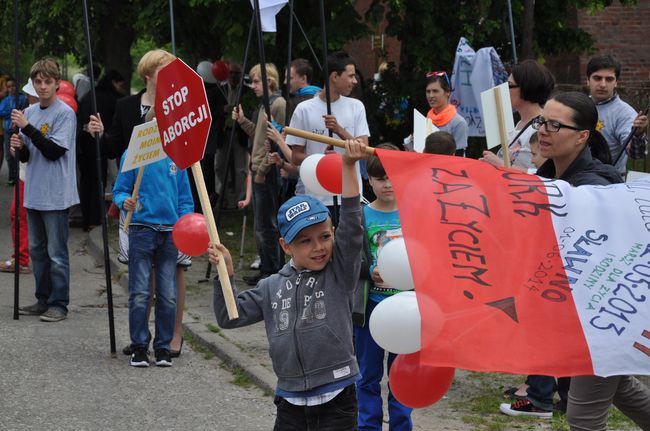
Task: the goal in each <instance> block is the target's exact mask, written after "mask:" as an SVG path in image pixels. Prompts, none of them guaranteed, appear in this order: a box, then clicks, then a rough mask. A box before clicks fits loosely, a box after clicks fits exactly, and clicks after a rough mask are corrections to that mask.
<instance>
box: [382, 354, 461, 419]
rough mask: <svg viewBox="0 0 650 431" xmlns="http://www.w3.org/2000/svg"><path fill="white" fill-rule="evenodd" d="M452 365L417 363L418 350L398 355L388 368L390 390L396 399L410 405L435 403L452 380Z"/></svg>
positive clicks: (424, 405)
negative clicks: (441, 365)
mask: <svg viewBox="0 0 650 431" xmlns="http://www.w3.org/2000/svg"><path fill="white" fill-rule="evenodd" d="M454 372H455V370H454V368H447V367H433V366H429V365H425V364H422V363H420V352H415V353H410V354H408V355H397V357H396V358H395V360H394V361H393V364H392V365H391V367H390V374H389V378H388V381H389V385H390V390H391V392H392V393H393V395H394V396H395V398H397V400H398V401H399V402H400V403H402V404H404V405H405V406H408V407H412V408H423V407H428V406H430V405H432V404H434V403H436V402H438V401H439V400H440V399H441V398H442V397H443V396H444V395H445V394H446V393H447V391H448V390H449V388H450V387H451V383H452V382H453V381H454Z"/></svg>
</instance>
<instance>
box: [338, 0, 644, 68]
mask: <svg viewBox="0 0 650 431" xmlns="http://www.w3.org/2000/svg"><path fill="white" fill-rule="evenodd" d="M649 1H650V0H649ZM371 3H372V0H357V2H356V3H355V6H354V8H355V9H356V11H357V13H359V15H360V16H362V17H363V16H364V15H365V14H366V11H367V10H368V8H369V7H370V4H371ZM387 24H388V23H387V22H386V21H385V20H384V21H383V22H381V23H380V24H379V26H378V28H375V29H373V32H374V33H375V34H376V35H381V34H382V32H383V31H384V30H385V29H386V25H387ZM344 48H345V50H346V51H347V52H348V54H350V56H351V57H352V58H353V59H354V61H355V62H356V64H357V68H358V69H359V71H360V72H361V74H362V76H363V77H364V79H372V77H373V74H374V73H375V72H377V67H378V66H379V64H380V63H381V62H382V61H387V62H394V63H395V64H399V54H400V49H401V43H400V42H399V40H397V39H396V38H394V37H387V36H386V37H385V38H384V52H385V57H383V56H382V55H381V52H380V51H378V50H374V49H372V43H371V38H370V36H367V37H365V38H363V39H359V40H353V41H349V42H348V43H346V44H345V47H344Z"/></svg>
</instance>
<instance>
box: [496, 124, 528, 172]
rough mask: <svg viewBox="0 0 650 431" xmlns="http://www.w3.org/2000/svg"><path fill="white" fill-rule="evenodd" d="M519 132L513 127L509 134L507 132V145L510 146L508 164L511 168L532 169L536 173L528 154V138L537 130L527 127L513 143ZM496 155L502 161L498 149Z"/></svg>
mask: <svg viewBox="0 0 650 431" xmlns="http://www.w3.org/2000/svg"><path fill="white" fill-rule="evenodd" d="M517 126H519V124H517ZM520 131H521V129H517V128H516V127H515V128H514V129H512V130H511V131H510V132H508V143H509V144H510V145H509V149H510V151H509V153H510V163H511V164H512V165H513V166H519V167H522V168H526V169H533V170H535V171H537V169H535V165H533V154H532V153H531V152H530V138H531V136H533V135H534V134H535V133H537V130H535V129H533V126H532V125H528V127H526V129H525V130H524V131H523V132H521V135H519V137H518V138H517V140H516V141H515V142H513V139H515V137H516V136H517V134H519V132H520ZM497 155H498V156H499V157H501V158H502V159H503V150H502V149H499V152H498V153H497Z"/></svg>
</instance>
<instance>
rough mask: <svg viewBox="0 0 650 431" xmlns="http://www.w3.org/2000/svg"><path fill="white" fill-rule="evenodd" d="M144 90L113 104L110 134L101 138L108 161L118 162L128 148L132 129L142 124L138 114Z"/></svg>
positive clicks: (141, 117)
mask: <svg viewBox="0 0 650 431" xmlns="http://www.w3.org/2000/svg"><path fill="white" fill-rule="evenodd" d="M143 93H144V90H142V91H140V92H139V93H138V94H134V95H133V96H127V97H123V98H121V99H120V100H118V101H117V103H116V104H115V114H114V115H113V123H112V125H111V128H110V129H109V130H110V132H108V133H104V135H103V136H102V145H103V149H104V154H105V155H106V157H108V158H109V159H117V160H120V158H121V157H122V154H123V153H124V152H125V151H126V149H127V148H128V147H129V140H130V139H131V132H133V128H134V127H135V126H137V125H139V124H142V123H144V118H143V116H142V113H141V112H140V99H141V97H142V94H143Z"/></svg>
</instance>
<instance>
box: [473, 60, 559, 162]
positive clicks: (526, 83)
mask: <svg viewBox="0 0 650 431" xmlns="http://www.w3.org/2000/svg"><path fill="white" fill-rule="evenodd" d="M554 87H555V78H553V75H552V74H551V72H550V71H549V70H548V69H547V68H546V67H544V66H543V65H541V64H539V63H538V62H536V61H535V60H524V61H522V62H521V63H518V64H517V65H515V66H514V67H513V68H512V71H511V73H510V76H508V88H509V89H510V104H511V105H512V109H513V110H515V111H517V112H518V113H519V117H520V120H519V122H518V123H517V125H516V126H515V128H514V130H512V131H511V132H510V133H509V136H508V138H509V139H508V140H509V146H508V154H509V156H510V163H511V167H512V168H513V169H518V170H521V171H524V172H526V171H527V170H529V169H534V165H533V162H532V154H531V151H530V137H531V136H532V135H533V134H534V133H535V130H534V129H533V128H532V124H531V123H532V121H533V118H535V117H537V116H538V115H540V114H541V113H542V106H544V103H546V100H547V99H548V97H549V96H550V95H551V92H552V91H553V88H554ZM481 160H483V161H485V162H488V163H490V164H492V165H495V166H503V165H504V163H503V152H502V150H499V152H498V153H497V154H496V155H495V154H494V153H493V152H491V151H484V152H483V157H482V158H481Z"/></svg>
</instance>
